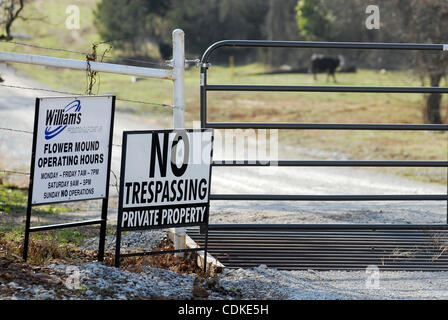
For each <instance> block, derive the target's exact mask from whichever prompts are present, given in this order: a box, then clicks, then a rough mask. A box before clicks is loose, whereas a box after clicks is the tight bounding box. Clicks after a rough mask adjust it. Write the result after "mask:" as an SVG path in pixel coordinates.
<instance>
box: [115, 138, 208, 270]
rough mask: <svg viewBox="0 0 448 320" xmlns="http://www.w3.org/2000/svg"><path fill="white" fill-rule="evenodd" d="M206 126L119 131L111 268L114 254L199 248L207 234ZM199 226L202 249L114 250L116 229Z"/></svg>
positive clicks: (205, 263)
mask: <svg viewBox="0 0 448 320" xmlns="http://www.w3.org/2000/svg"><path fill="white" fill-rule="evenodd" d="M212 153H213V130H212V129H197V130H194V129H188V130H151V131H125V132H123V143H122V158H121V174H120V192H119V200H118V201H119V203H118V221H117V239H116V247H115V266H116V267H119V266H120V257H132V256H145V255H152V254H161V253H181V252H191V251H199V250H205V258H204V272H206V268H207V235H208V218H209V195H210V179H211V161H212ZM186 226H200V227H201V230H203V231H205V237H206V240H205V249H202V248H189V249H188V248H175V249H174V250H168V251H149V252H148V251H145V252H135V253H125V254H122V253H121V252H120V246H121V233H122V232H124V231H141V230H150V229H167V228H177V227H186Z"/></svg>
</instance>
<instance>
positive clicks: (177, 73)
mask: <svg viewBox="0 0 448 320" xmlns="http://www.w3.org/2000/svg"><path fill="white" fill-rule="evenodd" d="M173 76H174V110H173V127H174V129H184V128H185V36H184V32H183V31H182V30H180V29H176V30H174V31H173ZM174 239H175V241H174V249H176V250H178V249H185V248H186V232H185V228H175V229H174ZM178 256H181V257H183V254H182V253H181V254H178Z"/></svg>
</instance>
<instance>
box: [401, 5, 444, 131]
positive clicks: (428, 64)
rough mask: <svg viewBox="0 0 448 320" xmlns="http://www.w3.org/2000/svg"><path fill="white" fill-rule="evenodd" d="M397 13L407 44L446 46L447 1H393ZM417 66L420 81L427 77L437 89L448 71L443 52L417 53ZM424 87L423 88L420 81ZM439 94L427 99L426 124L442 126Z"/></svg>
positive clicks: (429, 96)
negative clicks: (444, 44) (438, 44)
mask: <svg viewBox="0 0 448 320" xmlns="http://www.w3.org/2000/svg"><path fill="white" fill-rule="evenodd" d="M395 4H396V8H397V9H396V10H397V11H398V13H399V15H400V16H401V21H402V29H401V31H402V32H403V33H404V34H406V37H407V41H409V42H417V43H446V42H447V41H448V36H447V34H446V30H448V2H447V1H446V0H396V1H395ZM416 57H417V59H416V62H417V66H418V68H419V70H420V72H421V75H422V79H424V77H427V78H429V84H430V85H431V86H432V87H438V86H439V85H440V81H441V80H442V77H444V76H445V75H446V71H447V68H448V55H447V54H446V52H423V51H418V52H417V56H416ZM423 85H425V83H424V80H423ZM441 101H442V95H441V94H440V93H431V94H429V95H428V96H427V99H426V107H425V111H424V118H425V121H426V122H428V123H433V124H440V123H442V116H441V113H440V103H441Z"/></svg>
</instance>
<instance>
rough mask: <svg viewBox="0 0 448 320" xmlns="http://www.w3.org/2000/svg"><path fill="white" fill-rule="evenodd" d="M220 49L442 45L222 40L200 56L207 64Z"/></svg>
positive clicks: (435, 46) (423, 46)
mask: <svg viewBox="0 0 448 320" xmlns="http://www.w3.org/2000/svg"><path fill="white" fill-rule="evenodd" d="M220 47H267V48H272V47H274V48H275V47H277V48H311V49H312V48H328V49H331V48H333V49H382V50H387V49H388V50H430V51H443V50H444V48H445V45H444V44H422V43H382V42H323V41H265V40H223V41H218V42H215V43H214V44H212V45H211V46H210V47H209V48H208V49H207V50H206V51H205V53H204V54H203V55H202V59H201V61H202V62H203V63H207V62H208V61H209V60H208V59H209V57H210V55H211V53H212V52H213V51H215V50H216V49H218V48H220Z"/></svg>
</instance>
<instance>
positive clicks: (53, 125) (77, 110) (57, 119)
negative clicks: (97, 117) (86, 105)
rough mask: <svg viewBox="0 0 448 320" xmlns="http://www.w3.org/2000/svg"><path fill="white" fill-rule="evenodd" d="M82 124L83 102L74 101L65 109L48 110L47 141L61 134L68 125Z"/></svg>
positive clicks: (46, 121)
mask: <svg viewBox="0 0 448 320" xmlns="http://www.w3.org/2000/svg"><path fill="white" fill-rule="evenodd" d="M80 123H81V101H80V100H73V101H72V102H70V103H69V104H67V105H66V106H65V107H64V108H63V109H50V110H47V115H46V120H45V140H50V139H52V138H54V137H56V136H57V135H58V134H60V133H61V132H62V131H64V130H65V128H67V126H68V125H73V124H80Z"/></svg>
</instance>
